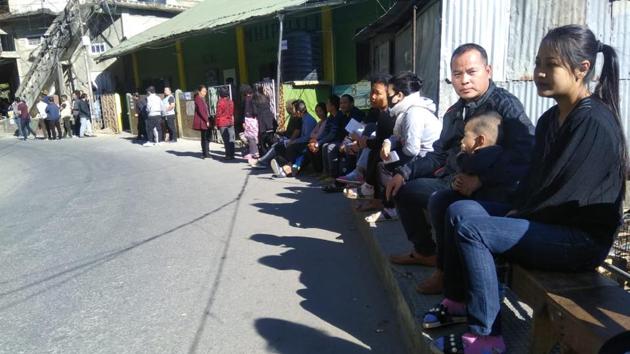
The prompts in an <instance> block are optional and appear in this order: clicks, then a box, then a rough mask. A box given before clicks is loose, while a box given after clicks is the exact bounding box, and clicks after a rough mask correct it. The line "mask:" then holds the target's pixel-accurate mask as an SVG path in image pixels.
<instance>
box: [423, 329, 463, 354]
mask: <svg viewBox="0 0 630 354" xmlns="http://www.w3.org/2000/svg"><path fill="white" fill-rule="evenodd" d="M431 352H432V353H444V354H447V353H453V354H464V342H462V336H460V335H455V334H449V335H448V336H444V337H439V338H437V339H435V340H434V341H433V342H431Z"/></svg>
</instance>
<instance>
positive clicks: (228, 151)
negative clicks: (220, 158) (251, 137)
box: [219, 125, 236, 158]
mask: <svg viewBox="0 0 630 354" xmlns="http://www.w3.org/2000/svg"><path fill="white" fill-rule="evenodd" d="M219 131H220V132H221V138H222V139H223V146H224V147H225V157H228V158H232V157H234V140H235V139H236V138H235V137H234V126H233V125H230V126H229V127H220V128H219Z"/></svg>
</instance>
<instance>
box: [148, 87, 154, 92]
mask: <svg viewBox="0 0 630 354" xmlns="http://www.w3.org/2000/svg"><path fill="white" fill-rule="evenodd" d="M147 93H155V87H154V86H149V87H147Z"/></svg>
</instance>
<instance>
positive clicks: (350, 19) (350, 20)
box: [333, 0, 392, 85]
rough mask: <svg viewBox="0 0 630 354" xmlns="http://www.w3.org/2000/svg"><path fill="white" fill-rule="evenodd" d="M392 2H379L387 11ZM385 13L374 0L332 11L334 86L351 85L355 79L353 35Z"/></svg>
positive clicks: (356, 79)
mask: <svg viewBox="0 0 630 354" xmlns="http://www.w3.org/2000/svg"><path fill="white" fill-rule="evenodd" d="M391 2H392V1H389V0H385V1H383V0H381V4H383V6H385V8H386V9H387V8H388V7H389V4H390V3H391ZM384 13H385V12H384V11H383V9H382V8H381V6H380V5H379V4H378V2H377V1H376V0H369V1H365V2H360V3H358V4H354V5H350V6H343V7H339V8H336V9H334V10H333V46H334V48H335V84H336V85H344V84H353V83H355V82H357V81H358V80H359V79H360V78H357V66H356V43H355V41H354V35H355V34H356V33H357V32H358V31H360V30H361V29H362V28H363V27H365V26H367V25H369V24H370V23H372V22H374V21H375V20H376V19H377V18H379V17H380V16H381V15H383V14H384Z"/></svg>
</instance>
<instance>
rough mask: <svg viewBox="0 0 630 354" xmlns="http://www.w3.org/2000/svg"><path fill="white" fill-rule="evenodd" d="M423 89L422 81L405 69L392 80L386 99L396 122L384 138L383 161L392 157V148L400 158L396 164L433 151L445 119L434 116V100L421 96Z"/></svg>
mask: <svg viewBox="0 0 630 354" xmlns="http://www.w3.org/2000/svg"><path fill="white" fill-rule="evenodd" d="M421 89H422V80H421V79H420V78H418V77H417V76H416V75H415V74H413V73H411V72H403V73H401V74H398V75H397V76H395V77H394V78H392V79H391V80H390V82H389V85H388V88H387V96H388V97H387V98H388V102H389V105H390V107H391V108H390V114H391V115H392V116H395V117H396V123H395V125H394V131H393V134H392V136H391V137H390V138H389V139H385V141H383V147H382V149H381V158H382V159H383V161H388V160H390V154H391V151H396V153H397V155H398V158H399V159H400V160H399V161H401V162H399V163H397V164H396V165H400V164H401V163H406V162H407V161H409V160H411V159H412V158H414V157H416V156H421V157H422V156H424V155H426V154H427V152H429V151H433V142H434V141H436V140H437V139H438V138H439V137H440V132H441V131H442V122H441V121H440V120H439V119H438V118H437V117H436V116H435V108H436V107H435V103H433V101H432V100H431V99H430V98H427V97H424V96H422V95H421V93H420V90H421Z"/></svg>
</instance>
